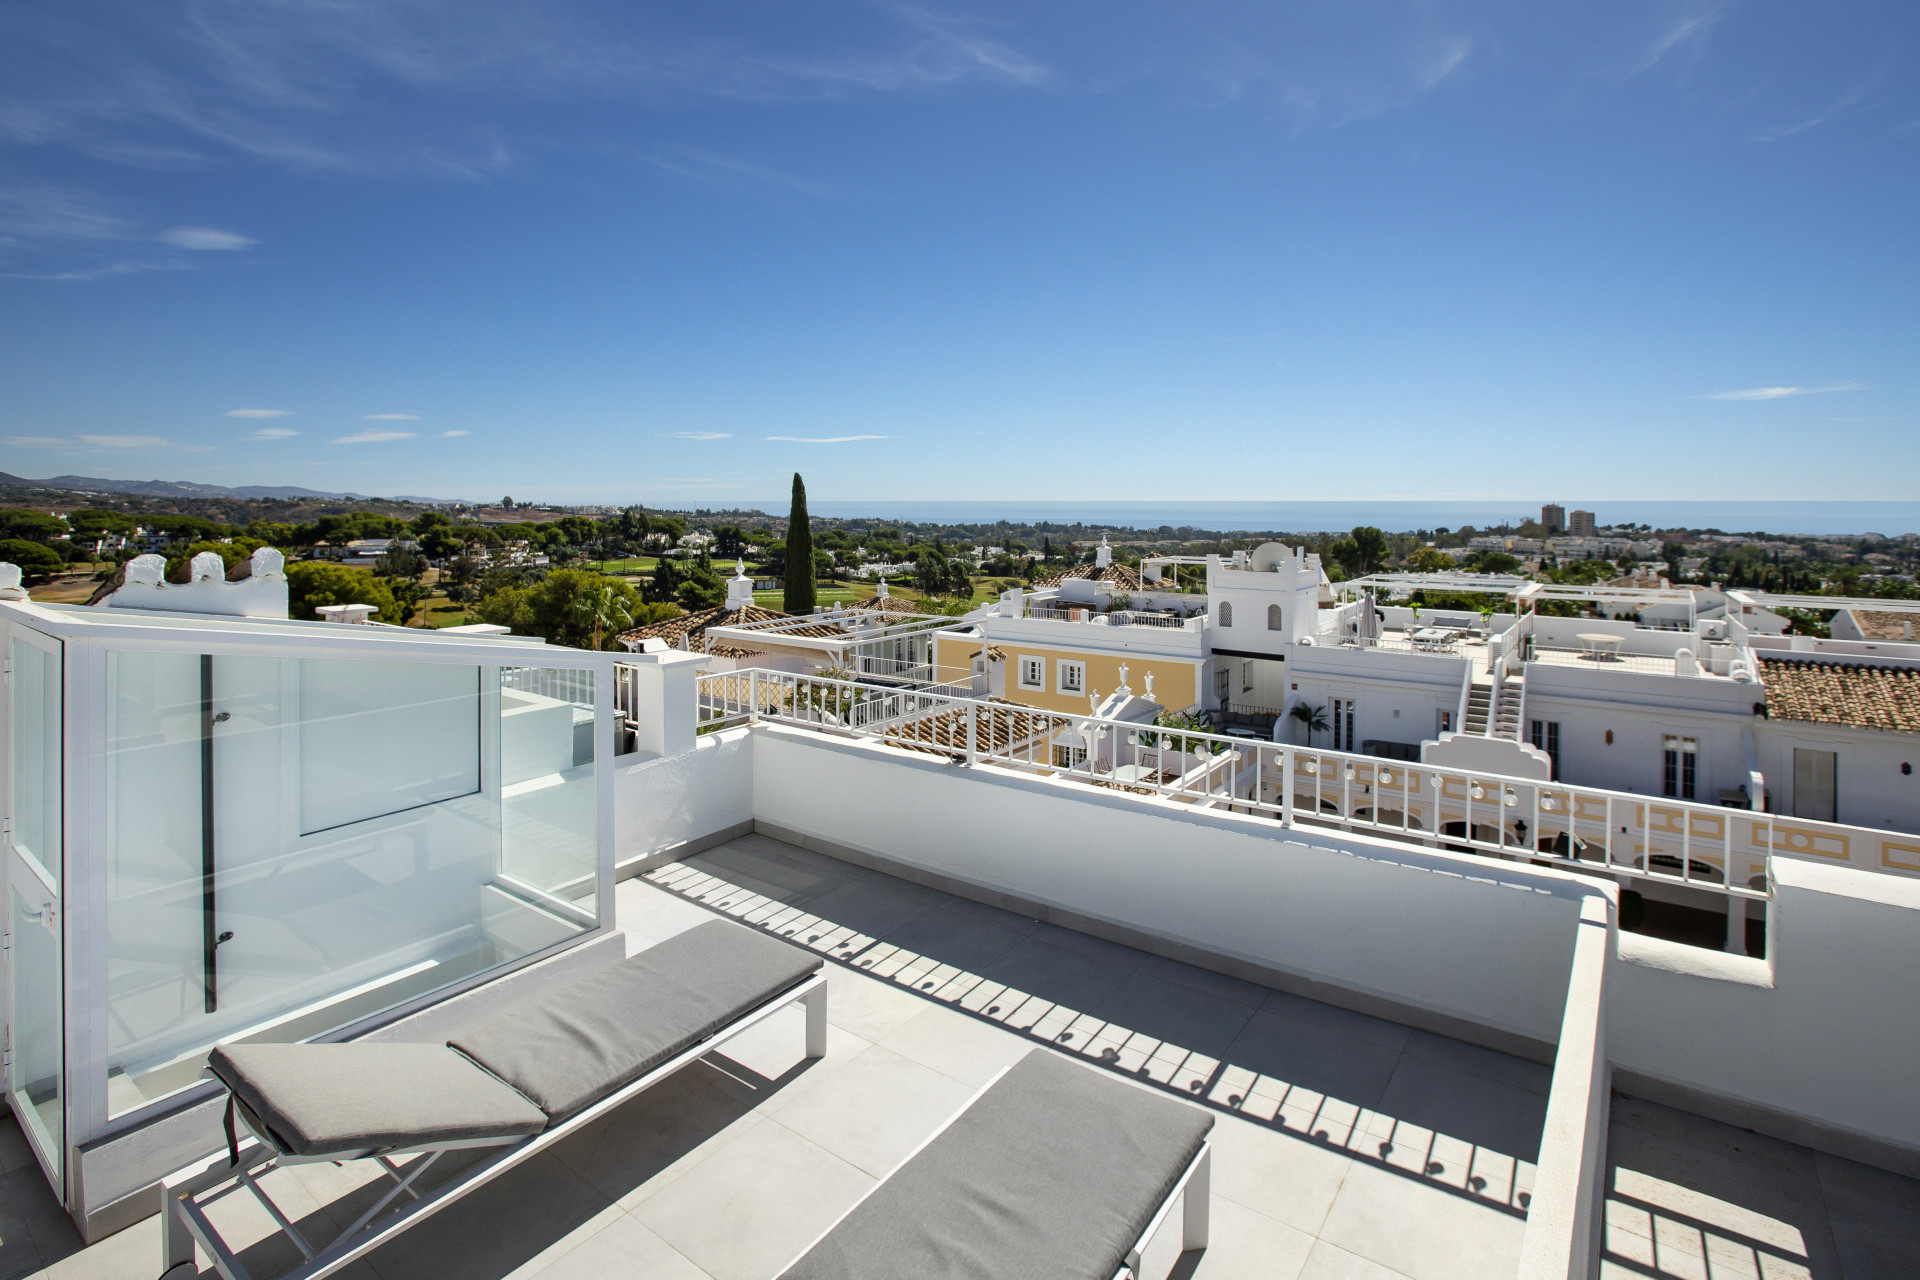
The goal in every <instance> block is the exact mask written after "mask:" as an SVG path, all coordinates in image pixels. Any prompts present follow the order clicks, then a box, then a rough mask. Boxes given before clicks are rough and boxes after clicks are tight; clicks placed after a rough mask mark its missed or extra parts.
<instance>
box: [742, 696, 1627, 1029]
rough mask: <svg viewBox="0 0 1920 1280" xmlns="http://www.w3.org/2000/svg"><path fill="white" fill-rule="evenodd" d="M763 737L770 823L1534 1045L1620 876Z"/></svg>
mask: <svg viewBox="0 0 1920 1280" xmlns="http://www.w3.org/2000/svg"><path fill="white" fill-rule="evenodd" d="M752 748H753V756H752V766H753V777H752V802H751V804H752V814H753V817H754V818H755V820H756V821H757V822H758V823H760V824H762V825H771V826H773V827H776V828H778V829H780V830H782V831H785V832H790V833H794V834H796V835H798V836H801V837H804V838H806V839H809V840H817V841H819V842H820V843H821V844H823V845H825V846H829V847H831V846H834V845H839V846H843V847H850V848H852V849H854V850H856V851H858V852H863V853H868V854H872V855H876V856H878V857H881V858H884V859H886V860H888V861H889V862H892V863H894V864H896V865H900V866H904V867H909V868H914V869H918V870H921V871H925V872H929V873H932V874H933V875H935V876H938V877H940V878H942V879H945V880H948V881H952V882H958V883H963V884H968V885H974V886H978V887H980V888H981V889H983V890H985V891H987V892H988V893H990V894H991V893H1001V894H1007V895H1011V896H1014V897H1016V898H1019V899H1022V900H1025V901H1029V902H1036V903H1041V904H1045V905H1047V906H1049V907H1056V908H1060V909H1062V910H1063V911H1065V912H1068V913H1071V914H1072V915H1075V916H1079V917H1084V918H1087V919H1090V920H1092V921H1099V922H1106V923H1110V924H1113V925H1117V926H1120V927H1122V928H1123V929H1126V930H1132V931H1137V932H1139V933H1141V934H1145V935H1149V936H1151V937H1153V938H1157V939H1164V940H1167V941H1169V942H1172V943H1175V944H1181V945H1184V946H1185V947H1189V948H1192V949H1193V950H1194V951H1195V952H1198V953H1209V954H1212V955H1216V956H1223V957H1226V958H1228V959H1231V960H1239V961H1243V962H1246V963H1247V964H1249V965H1252V966H1257V967H1258V968H1259V969H1262V970H1268V971H1275V972H1278V973H1280V974H1283V975H1295V976H1298V977H1299V978H1302V979H1305V980H1307V981H1308V982H1310V983H1318V984H1326V985H1327V986H1328V987H1330V988H1333V989H1335V990H1337V991H1339V992H1347V993H1354V994H1357V995H1360V996H1363V997H1371V998H1373V999H1376V1000H1378V1001H1381V1002H1383V1004H1385V1005H1390V1006H1397V1007H1399V1008H1400V1009H1403V1010H1412V1011H1425V1012H1428V1013H1432V1014H1436V1015H1439V1016H1440V1018H1441V1019H1442V1020H1444V1021H1442V1022H1440V1023H1439V1024H1438V1025H1440V1026H1452V1025H1454V1024H1460V1026H1461V1028H1462V1029H1464V1028H1465V1026H1468V1025H1470V1026H1472V1027H1480V1028H1491V1029H1493V1030H1494V1031H1496V1032H1499V1033H1504V1035H1505V1036H1507V1037H1515V1038H1518V1039H1519V1040H1521V1041H1524V1042H1526V1043H1527V1044H1530V1045H1533V1046H1542V1045H1551V1044H1552V1043H1553V1042H1554V1041H1555V1040H1556V1039H1557V1038H1558V1037H1559V1034H1560V1024H1561V1014H1562V1006H1563V1004H1564V999H1565V994H1566V984H1567V973H1568V969H1569V966H1570V964H1571V963H1572V953H1573V943H1574V927H1573V926H1574V922H1575V921H1576V920H1578V918H1579V915H1580V904H1581V901H1582V899H1583V898H1585V897H1588V896H1591V895H1593V894H1595V893H1599V892H1602V890H1601V889H1600V888H1598V887H1596V886H1594V885H1593V884H1592V882H1591V881H1586V880H1582V879H1580V878H1578V877H1574V876H1570V875H1565V874H1562V873H1558V872H1550V871H1539V870H1535V869H1533V868H1530V867H1524V866H1519V865H1515V864H1506V863H1499V862H1490V861H1488V860H1486V859H1482V858H1475V857H1472V856H1470V855H1464V854H1453V853H1446V852H1443V851H1440V850H1430V849H1424V848H1419V847H1414V846H1409V845H1404V844H1395V843H1390V842H1388V841H1385V840H1375V839H1370V838H1368V837H1363V836H1354V835H1347V834H1343V833H1339V832H1334V831H1330V830H1319V829H1308V828H1295V829H1293V830H1292V831H1290V832H1284V833H1283V832H1282V830H1281V829H1280V828H1279V827H1278V826H1277V825H1276V824H1274V823H1273V822H1271V821H1269V820H1267V819H1262V818H1253V817H1247V816H1243V815H1238V814H1228V813H1217V812H1210V811H1203V810H1199V809H1196V808H1194V807H1192V806H1189V805H1181V804H1176V803H1172V802H1169V801H1161V800H1157V799H1148V798H1145V797H1139V796H1132V795H1127V794H1123V793H1120V792H1107V791H1103V790H1100V789H1097V788H1092V787H1087V786H1084V785H1079V784H1075V783H1068V782H1062V781H1055V780H1052V779H1049V778H1040V777H1033V776H1029V775H1025V774H1018V773H1013V772H1010V771H1003V770H998V769H993V768H968V767H964V766H960V765H956V764H951V763H949V762H947V761H945V760H944V759H940V758H937V757H933V756H927V755H919V754H916V753H912V752H905V751H899V750H896V749H893V748H890V747H885V746H881V745H878V744H875V743H872V742H867V741H858V740H852V739H842V738H832V737H827V736H824V735H821V734H815V733H809V732H806V731H804V730H795V729H788V728H783V727H775V726H767V725H763V726H761V727H759V728H758V729H756V730H753V731H752ZM876 832H879V833H901V835H900V837H899V838H895V839H886V840H876V839H874V838H872V836H871V833H876Z"/></svg>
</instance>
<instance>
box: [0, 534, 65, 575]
mask: <svg viewBox="0 0 1920 1280" xmlns="http://www.w3.org/2000/svg"><path fill="white" fill-rule="evenodd" d="M0 561H5V562H6V563H7V564H12V565H18V566H19V567H20V572H21V573H23V574H25V575H26V578H27V581H29V582H44V581H45V580H46V579H48V578H50V577H52V576H53V575H54V574H56V573H58V572H60V571H61V570H62V569H64V568H66V567H67V562H66V561H64V560H62V559H61V558H60V557H59V555H58V554H57V553H55V552H54V551H53V550H52V548H50V547H44V546H41V545H40V544H39V543H37V542H28V541H27V540H26V539H25V538H5V539H0Z"/></svg>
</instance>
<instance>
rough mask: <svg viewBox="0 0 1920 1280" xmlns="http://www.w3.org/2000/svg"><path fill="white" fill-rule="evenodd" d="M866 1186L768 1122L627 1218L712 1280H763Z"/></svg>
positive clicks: (855, 1173)
mask: <svg viewBox="0 0 1920 1280" xmlns="http://www.w3.org/2000/svg"><path fill="white" fill-rule="evenodd" d="M873 1181H874V1179H873V1178H872V1177H870V1176H869V1175H867V1174H865V1173H862V1172H861V1171H860V1170H858V1169H856V1168H854V1167H853V1166H852V1165H850V1164H848V1163H847V1162H846V1161H844V1160H842V1159H840V1158H839V1157H837V1156H835V1155H832V1154H830V1153H829V1152H827V1151H825V1150H823V1149H821V1148H820V1147H819V1146H817V1145H815V1144H814V1143H811V1142H809V1141H807V1140H806V1139H805V1138H803V1137H801V1136H800V1135H799V1134H797V1133H795V1132H793V1131H792V1130H791V1129H788V1128H786V1127H785V1126H783V1125H780V1124H778V1123H776V1122H774V1121H771V1120H769V1121H764V1122H762V1123H761V1124H758V1125H756V1126H754V1128H753V1129H752V1130H751V1131H750V1132H748V1133H747V1134H745V1135H744V1136H742V1137H741V1138H740V1139H739V1140H738V1141H736V1142H732V1143H729V1144H728V1145H727V1146H726V1147H724V1148H723V1149H721V1150H720V1151H718V1152H716V1153H715V1154H714V1155H713V1156H712V1157H711V1158H709V1159H707V1160H703V1161H701V1162H700V1164H699V1165H697V1166H695V1167H694V1168H692V1169H690V1170H688V1171H687V1172H686V1174H684V1175H683V1176H681V1177H679V1178H677V1179H675V1180H674V1181H673V1183H672V1184H671V1185H669V1186H667V1187H666V1188H664V1189H662V1190H661V1191H660V1192H659V1193H658V1194H656V1195H652V1196H649V1197H647V1198H646V1199H644V1200H642V1201H641V1202H640V1203H639V1204H637V1205H635V1206H634V1207H633V1208H632V1210H631V1211H630V1212H632V1214H633V1216H634V1217H635V1218H637V1219H638V1220H639V1221H640V1222H641V1223H642V1225H644V1226H646V1227H647V1228H648V1229H649V1230H651V1231H652V1232H653V1233H654V1234H655V1235H658V1236H659V1237H660V1238H661V1239H663V1240H665V1241H666V1242H667V1243H668V1244H669V1245H671V1246H673V1248H674V1249H675V1250H677V1251H678V1252H680V1253H681V1254H684V1255H685V1256H686V1257H687V1258H689V1259H691V1260H692V1261H693V1262H694V1264H695V1265H697V1266H699V1267H701V1268H702V1269H703V1270H705V1271H706V1272H707V1273H708V1274H709V1275H711V1276H713V1277H715V1280H766V1277H768V1276H771V1275H776V1274H778V1272H779V1270H780V1269H781V1268H782V1267H784V1266H785V1265H786V1264H787V1263H789V1262H791V1261H792V1260H793V1259H794V1257H795V1256H797V1255H798V1254H799V1252H800V1250H801V1249H802V1248H804V1247H806V1245H808V1244H809V1243H811V1242H812V1241H813V1239H814V1237H816V1236H818V1235H819V1234H820V1233H821V1232H822V1231H824V1230H826V1228H827V1227H828V1226H829V1225H830V1224H831V1223H832V1222H833V1221H834V1219H836V1218H838V1217H839V1216H840V1215H841V1214H842V1213H844V1212H846V1210H847V1208H848V1207H849V1206H851V1205H852V1204H853V1203H854V1201H856V1200H858V1199H859V1198H860V1196H861V1195H862V1194H863V1193H864V1192H865V1191H866V1189H867V1188H868V1187H869V1186H871V1185H873Z"/></svg>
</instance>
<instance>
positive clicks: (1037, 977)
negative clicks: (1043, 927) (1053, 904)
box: [981, 936, 1142, 1029]
mask: <svg viewBox="0 0 1920 1280" xmlns="http://www.w3.org/2000/svg"><path fill="white" fill-rule="evenodd" d="M1141 958H1142V957H1141V956H1140V955H1139V953H1138V952H1135V953H1133V959H1132V960H1131V961H1128V960H1124V959H1122V960H1115V959H1112V958H1107V959H1095V958H1093V957H1091V956H1088V955H1086V954H1084V953H1083V952H1080V951H1073V950H1068V949H1066V948H1064V947H1057V946H1054V945H1053V944H1052V943H1050V942H1045V941H1042V940H1041V939H1040V938H1039V937H1037V936H1036V937H1033V938H1029V939H1027V940H1026V941H1025V942H1023V943H1021V944H1020V945H1019V946H1017V947H1015V948H1014V949H1013V950H1011V951H1009V952H1008V953H1007V954H1006V955H1004V956H1001V957H1000V958H999V959H998V960H996V961H994V962H993V963H992V964H990V965H988V966H987V967H986V970H985V972H984V973H983V974H982V975H981V976H982V977H985V978H988V979H991V980H992V981H994V982H997V983H1002V984H1004V985H1006V986H1009V987H1012V988H1014V989H1016V990H1018V991H1022V992H1025V993H1027V994H1028V995H1032V996H1037V997H1039V998H1040V1000H1041V1001H1043V1002H1045V1003H1046V1004H1049V1005H1060V1006H1065V1007H1066V1008H1068V1009H1073V1010H1077V1011H1079V1012H1083V1013H1084V1012H1086V1011H1088V1010H1090V1009H1092V1008H1093V1007H1094V1005H1095V1004H1097V1003H1098V1002H1099V1000H1100V998H1101V997H1102V996H1105V995H1107V994H1108V993H1109V992H1111V991H1112V990H1113V989H1114V988H1115V987H1117V986H1119V985H1120V984H1121V982H1122V981H1124V980H1125V979H1126V977H1127V975H1128V974H1130V973H1132V972H1133V971H1134V970H1135V969H1137V968H1139V967H1140V960H1141ZM1006 1012H1007V1015H1008V1016H1009V1017H1011V1018H1012V1019H1013V1021H1015V1022H1018V1023H1020V1025H1021V1027H1022V1028H1023V1029H1024V1028H1025V1027H1027V1026H1031V1025H1033V1024H1034V1023H1035V1022H1037V1021H1038V1020H1039V1017H1040V1016H1042V1014H1041V1012H1040V1011H1036V1010H1031V1009H1030V1010H1026V1011H1024V1012H1018V1011H1015V1010H1012V1009H1009V1010H1007V1011H1006ZM1029 1015H1031V1016H1029Z"/></svg>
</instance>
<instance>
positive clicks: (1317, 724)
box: [1288, 702, 1327, 746]
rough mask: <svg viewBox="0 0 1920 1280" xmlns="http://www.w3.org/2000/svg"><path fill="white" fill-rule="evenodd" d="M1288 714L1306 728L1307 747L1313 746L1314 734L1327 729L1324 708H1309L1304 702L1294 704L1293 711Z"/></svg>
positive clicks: (1325, 710)
mask: <svg viewBox="0 0 1920 1280" xmlns="http://www.w3.org/2000/svg"><path fill="white" fill-rule="evenodd" d="M1288 714H1290V715H1292V716H1293V718H1294V719H1295V720H1298V721H1299V722H1300V723H1301V724H1303V725H1305V726H1307V745H1308V746H1312V745H1313V735H1314V734H1315V732H1318V731H1324V730H1325V729H1326V727H1327V709H1326V708H1325V707H1310V706H1308V705H1307V704H1306V703H1305V702H1296V703H1294V704H1293V710H1292V711H1291V712H1289V713H1288Z"/></svg>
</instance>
